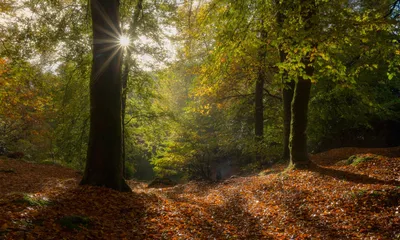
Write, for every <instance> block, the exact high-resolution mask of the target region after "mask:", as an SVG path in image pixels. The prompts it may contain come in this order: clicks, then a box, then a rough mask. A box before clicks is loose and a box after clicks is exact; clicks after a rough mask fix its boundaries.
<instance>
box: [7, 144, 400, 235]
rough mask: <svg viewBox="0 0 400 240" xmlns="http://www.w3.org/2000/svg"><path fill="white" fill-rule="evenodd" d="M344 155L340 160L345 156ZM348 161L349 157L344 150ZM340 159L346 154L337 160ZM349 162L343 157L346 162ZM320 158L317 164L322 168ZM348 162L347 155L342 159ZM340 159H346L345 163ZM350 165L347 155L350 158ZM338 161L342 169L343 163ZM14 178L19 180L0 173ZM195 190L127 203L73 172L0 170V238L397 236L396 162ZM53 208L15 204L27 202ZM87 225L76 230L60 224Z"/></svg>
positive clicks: (140, 193) (21, 166)
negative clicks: (25, 196)
mask: <svg viewBox="0 0 400 240" xmlns="http://www.w3.org/2000/svg"><path fill="white" fill-rule="evenodd" d="M339 151H340V150H338V151H337V152H339ZM346 151H347V150H346ZM339 155H340V154H339ZM342 155H343V154H342ZM324 156H325V157H326V156H327V155H323V154H322V155H321V154H319V155H315V156H313V157H312V158H313V159H314V160H318V161H323V158H324ZM343 156H344V155H343ZM343 156H342V157H343ZM348 156H349V155H346V157H348ZM337 160H341V159H337ZM5 169H13V171H1V170H5ZM282 170H283V167H282V166H275V167H274V168H272V169H269V170H266V171H265V172H264V176H249V177H237V178H232V179H228V180H225V181H222V182H218V183H206V182H190V183H187V184H181V185H177V186H175V187H170V188H163V189H149V188H146V185H145V184H144V183H140V182H135V181H129V184H130V186H131V188H132V189H134V190H133V192H131V193H120V192H116V191H113V190H109V189H106V188H99V187H88V186H84V187H82V186H78V182H79V180H80V178H81V176H80V175H79V174H78V173H77V172H75V171H73V170H70V169H66V168H62V167H58V166H51V165H50V166H49V165H37V164H31V163H25V162H21V161H15V160H7V159H2V160H0V196H1V199H0V216H2V217H1V218H0V237H3V238H4V239H312V238H315V239H347V238H349V239H395V238H396V237H398V236H399V234H400V230H399V229H400V216H399V210H400V209H399V204H400V189H399V188H398V187H396V186H399V185H400V184H399V183H400V182H399V181H400V175H399V174H400V171H399V170H400V158H396V157H392V158H389V157H383V156H378V157H375V158H373V160H370V161H368V162H364V163H361V164H360V165H358V166H351V165H345V166H336V165H330V166H326V167H319V168H317V169H315V170H312V171H307V170H296V171H291V172H288V173H283V174H279V172H280V171H282ZM17 192H19V193H21V192H26V193H30V194H31V195H30V196H31V197H32V198H36V199H47V200H48V201H50V203H51V204H49V205H47V206H31V205H29V204H27V203H24V202H21V201H19V199H20V198H21V194H18V193H17ZM71 215H78V216H85V217H88V218H89V219H90V222H89V225H88V226H82V228H81V229H80V230H77V229H75V230H71V229H68V228H65V227H63V226H62V225H61V224H60V219H61V218H63V217H64V216H71Z"/></svg>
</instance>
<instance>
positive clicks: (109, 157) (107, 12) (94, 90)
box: [81, 0, 130, 191]
mask: <svg viewBox="0 0 400 240" xmlns="http://www.w3.org/2000/svg"><path fill="white" fill-rule="evenodd" d="M90 5H91V12H92V28H93V64H92V73H91V79H90V133H89V145H88V152H87V160H86V168H85V173H84V176H83V179H82V181H81V184H87V185H94V186H104V187H108V188H112V189H115V190H118V191H130V188H129V186H128V185H127V184H126V182H125V180H124V178H123V174H122V131H121V125H122V121H121V89H122V87H121V61H122V51H121V48H120V46H119V45H118V44H116V42H118V39H119V37H120V35H121V31H120V22H119V1H118V0H91V2H90ZM110 33H113V34H112V35H110Z"/></svg>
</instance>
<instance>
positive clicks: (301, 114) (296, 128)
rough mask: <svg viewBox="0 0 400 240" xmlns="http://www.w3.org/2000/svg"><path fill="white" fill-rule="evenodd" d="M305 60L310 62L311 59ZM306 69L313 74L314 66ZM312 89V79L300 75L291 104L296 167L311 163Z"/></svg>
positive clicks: (306, 165) (306, 166) (291, 163)
mask: <svg viewBox="0 0 400 240" xmlns="http://www.w3.org/2000/svg"><path fill="white" fill-rule="evenodd" d="M304 62H305V64H307V63H308V64H310V61H309V60H306V61H304ZM308 64H307V65H308ZM307 65H306V66H307ZM305 71H306V74H307V75H308V76H312V74H313V72H314V67H312V66H307V67H306V69H305ZM310 90H311V80H309V79H304V78H303V77H299V78H298V80H297V82H296V85H295V88H294V94H293V100H292V104H291V115H292V120H291V126H290V129H291V132H290V165H292V166H294V167H296V168H308V167H309V165H310V164H311V161H310V160H309V158H308V151H307V134H306V130H307V120H308V119H307V117H308V102H309V100H310Z"/></svg>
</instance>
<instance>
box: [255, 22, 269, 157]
mask: <svg viewBox="0 0 400 240" xmlns="http://www.w3.org/2000/svg"><path fill="white" fill-rule="evenodd" d="M261 25H263V22H261ZM260 39H261V42H266V41H267V32H266V31H265V30H264V29H262V30H261V31H260ZM266 57H267V50H266V45H262V46H261V47H260V49H259V54H258V58H259V67H258V76H257V81H256V88H255V103H254V134H255V140H256V147H257V149H256V162H261V161H262V160H263V154H262V151H261V146H262V144H263V141H264V103H263V100H264V83H265V78H266V63H265V60H266Z"/></svg>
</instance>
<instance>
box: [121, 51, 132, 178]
mask: <svg viewBox="0 0 400 240" xmlns="http://www.w3.org/2000/svg"><path fill="white" fill-rule="evenodd" d="M130 54H131V51H130V50H129V49H127V51H126V56H125V61H124V71H123V73H122V103H121V107H122V109H121V112H122V173H123V176H124V177H125V178H126V167H125V162H126V146H125V137H126V136H125V114H126V94H127V93H126V92H127V90H128V88H127V86H128V78H129V69H130V67H131V65H130V59H129V58H130Z"/></svg>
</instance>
